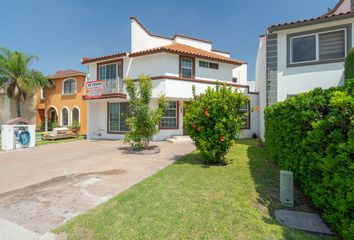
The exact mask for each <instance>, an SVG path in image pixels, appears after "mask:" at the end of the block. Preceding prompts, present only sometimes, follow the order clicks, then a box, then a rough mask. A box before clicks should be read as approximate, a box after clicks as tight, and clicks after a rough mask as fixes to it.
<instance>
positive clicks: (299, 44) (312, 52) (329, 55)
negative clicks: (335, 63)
mask: <svg viewBox="0 0 354 240" xmlns="http://www.w3.org/2000/svg"><path fill="white" fill-rule="evenodd" d="M346 44H347V43H346V29H340V30H332V31H326V32H318V33H311V34H307V35H299V36H294V37H291V38H290V63H291V64H297V63H308V62H319V61H326V60H338V59H344V58H345V54H346Z"/></svg>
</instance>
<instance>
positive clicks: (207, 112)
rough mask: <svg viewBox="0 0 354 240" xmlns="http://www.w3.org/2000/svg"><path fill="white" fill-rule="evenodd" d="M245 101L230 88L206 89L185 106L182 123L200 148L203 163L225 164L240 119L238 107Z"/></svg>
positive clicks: (194, 95)
mask: <svg viewBox="0 0 354 240" xmlns="http://www.w3.org/2000/svg"><path fill="white" fill-rule="evenodd" d="M244 104H245V100H244V96H243V94H242V93H239V92H238V91H237V90H235V91H233V90H232V88H231V87H226V86H217V87H216V89H212V88H210V87H209V88H208V89H207V90H206V92H205V93H203V94H200V95H198V96H196V94H195V88H194V87H193V99H191V102H190V104H188V105H187V106H185V107H186V112H185V116H184V125H185V126H186V128H187V131H188V132H189V134H190V136H191V138H192V139H193V141H194V142H195V144H196V146H197V148H198V149H199V150H200V152H201V154H202V156H203V157H204V159H205V162H206V163H212V164H227V163H228V162H226V159H225V155H226V153H227V152H228V151H229V149H230V147H231V146H232V144H233V142H234V140H235V139H236V138H237V136H238V134H239V128H240V126H241V125H242V123H243V121H242V118H241V113H240V112H239V109H240V107H241V106H242V105H244Z"/></svg>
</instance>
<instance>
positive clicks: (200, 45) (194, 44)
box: [173, 36, 212, 52]
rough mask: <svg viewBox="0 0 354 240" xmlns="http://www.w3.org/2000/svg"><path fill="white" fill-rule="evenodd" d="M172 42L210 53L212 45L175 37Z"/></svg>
mask: <svg viewBox="0 0 354 240" xmlns="http://www.w3.org/2000/svg"><path fill="white" fill-rule="evenodd" d="M173 42H174V43H181V44H185V45H189V46H192V47H195V48H200V49H203V50H205V51H209V52H210V51H211V48H212V44H211V43H209V42H204V41H198V40H194V39H191V38H186V37H183V36H175V38H174V39H173Z"/></svg>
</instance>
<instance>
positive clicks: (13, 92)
mask: <svg viewBox="0 0 354 240" xmlns="http://www.w3.org/2000/svg"><path fill="white" fill-rule="evenodd" d="M35 60H37V57H36V56H34V55H30V54H25V53H22V52H18V51H10V50H9V49H7V48H0V85H2V86H3V87H4V88H5V89H6V93H7V96H8V97H9V98H12V99H15V101H16V113H17V117H21V109H20V101H21V100H23V101H26V99H27V98H29V97H32V96H33V95H34V94H35V92H36V90H38V89H39V88H42V87H50V86H51V85H52V84H51V81H49V80H48V78H47V77H45V76H44V75H43V74H42V73H41V72H40V71H37V70H33V69H30V68H29V66H30V64H31V63H32V62H33V61H35Z"/></svg>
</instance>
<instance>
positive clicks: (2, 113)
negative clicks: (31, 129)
mask: <svg viewBox="0 0 354 240" xmlns="http://www.w3.org/2000/svg"><path fill="white" fill-rule="evenodd" d="M35 103H36V102H35V97H33V98H32V99H31V98H28V99H27V100H26V102H24V101H21V115H22V116H21V117H22V118H24V119H27V120H30V121H31V122H32V123H35V117H36V105H35ZM16 117H17V115H16V104H15V101H14V100H13V99H9V98H8V97H7V95H6V91H5V89H4V88H3V87H0V125H2V124H4V123H6V122H7V121H9V120H10V119H13V118H16Z"/></svg>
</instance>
